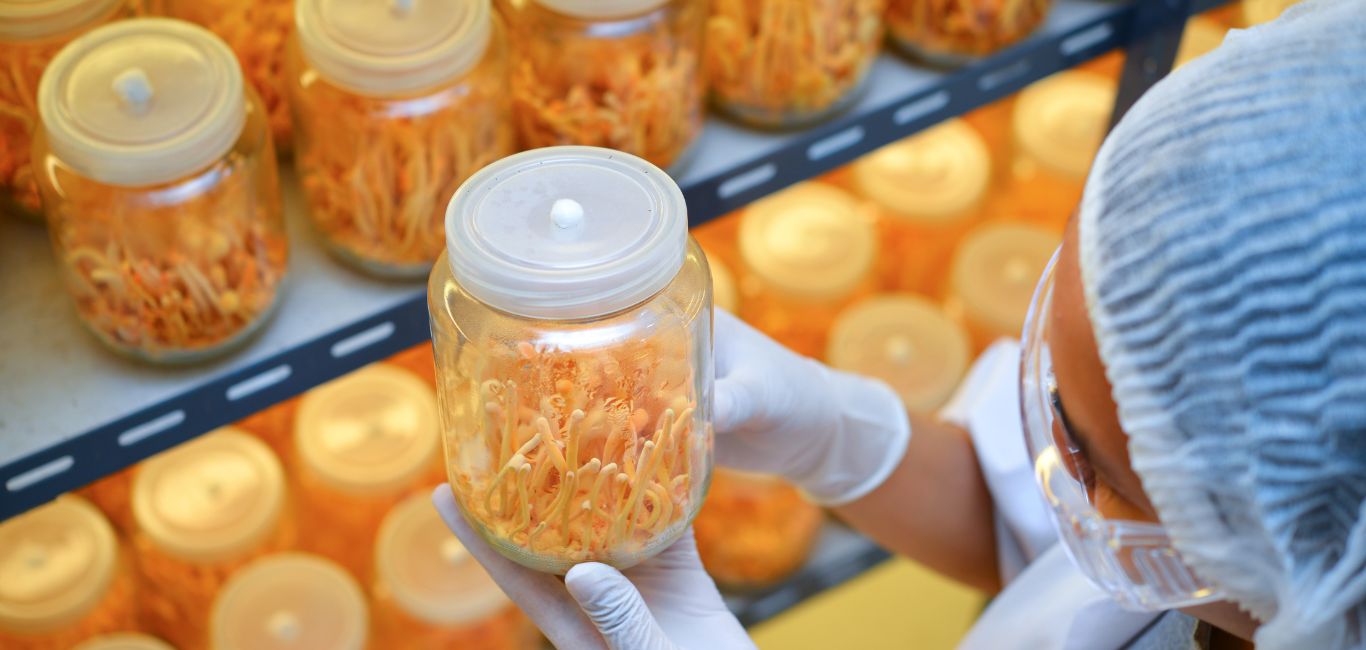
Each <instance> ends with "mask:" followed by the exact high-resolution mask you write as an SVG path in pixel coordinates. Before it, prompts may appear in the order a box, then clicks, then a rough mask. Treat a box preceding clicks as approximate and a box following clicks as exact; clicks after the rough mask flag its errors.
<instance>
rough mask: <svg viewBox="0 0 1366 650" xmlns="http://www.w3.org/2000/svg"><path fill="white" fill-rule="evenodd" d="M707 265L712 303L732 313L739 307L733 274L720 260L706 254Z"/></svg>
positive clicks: (738, 296) (738, 293)
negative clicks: (709, 269) (709, 273)
mask: <svg viewBox="0 0 1366 650" xmlns="http://www.w3.org/2000/svg"><path fill="white" fill-rule="evenodd" d="M707 266H708V267H710V268H711V295H712V303H714V304H715V305H716V306H717V307H720V308H721V309H724V310H726V311H728V312H730V313H732V314H734V313H736V312H738V311H739V309H740V292H739V291H738V290H737V289H736V288H735V276H734V275H731V272H730V269H728V268H726V265H725V264H723V263H721V260H718V259H716V258H715V257H712V256H711V255H708V256H707Z"/></svg>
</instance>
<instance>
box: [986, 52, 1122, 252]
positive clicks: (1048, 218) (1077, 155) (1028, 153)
mask: <svg viewBox="0 0 1366 650" xmlns="http://www.w3.org/2000/svg"><path fill="white" fill-rule="evenodd" d="M1116 92H1118V89H1117V85H1116V82H1115V80H1114V79H1111V78H1109V77H1106V76H1104V75H1101V74H1098V73H1094V72H1084V71H1079V70H1069V71H1066V72H1060V73H1058V74H1055V75H1053V76H1051V77H1048V78H1046V79H1043V80H1042V81H1038V82H1036V83H1034V85H1032V86H1030V87H1028V88H1026V89H1025V90H1024V91H1023V92H1021V93H1020V95H1019V97H1018V98H1016V100H1015V109H1014V111H1013V113H1012V115H1011V130H1012V132H1013V133H1014V141H1015V155H1014V160H1013V161H1012V163H1011V180H1010V183H1011V189H1010V191H1009V200H1010V209H1011V210H1012V211H1013V212H1015V213H1016V214H1018V215H1020V216H1021V217H1023V218H1025V219H1026V220H1029V221H1032V222H1034V223H1038V224H1042V225H1044V226H1047V227H1050V228H1053V229H1056V230H1057V231H1058V232H1059V233H1061V232H1062V228H1063V226H1064V225H1065V224H1066V223H1067V220H1068V219H1070V218H1071V217H1072V213H1073V211H1074V210H1076V207H1077V204H1078V203H1079V202H1080V201H1081V192H1082V189H1083V187H1085V185H1086V174H1087V172H1088V171H1089V170H1090V169H1091V160H1092V159H1093V158H1095V156H1096V151H1097V150H1099V149H1100V143H1101V141H1103V140H1104V139H1105V132H1106V129H1107V128H1108V125H1109V123H1110V113H1111V112H1112V111H1113V110H1114V105H1115V93H1116Z"/></svg>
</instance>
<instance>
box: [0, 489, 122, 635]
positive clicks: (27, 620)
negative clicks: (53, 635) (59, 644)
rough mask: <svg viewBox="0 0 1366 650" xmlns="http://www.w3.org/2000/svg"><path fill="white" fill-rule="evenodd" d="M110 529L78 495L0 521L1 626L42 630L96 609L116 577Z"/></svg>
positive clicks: (115, 545) (115, 549)
mask: <svg viewBox="0 0 1366 650" xmlns="http://www.w3.org/2000/svg"><path fill="white" fill-rule="evenodd" d="M117 554H118V542H117V541H116V540H115V538H114V529H113V528H111V527H110V526H109V522H108V521H106V520H105V518H104V515H103V514H100V511H99V510H97V509H95V507H94V506H92V505H90V503H89V502H87V501H86V500H85V499H82V498H80V497H77V496H70V495H68V496H63V497H58V499H57V500H56V501H53V502H52V503H49V504H47V505H44V506H40V507H39V508H37V509H34V510H30V511H29V512H26V513H24V514H21V515H18V516H15V517H14V518H12V519H10V520H8V521H5V522H4V523H0V630H6V631H14V632H19V633H41V632H45V631H50V630H53V629H56V628H60V627H63V626H66V625H70V624H73V623H75V622H76V621H77V620H79V619H80V618H81V617H82V616H84V615H86V614H87V613H89V612H90V610H92V609H94V608H95V606H96V605H98V604H99V602H100V600H101V599H103V598H104V595H105V593H106V592H107V591H108V589H109V584H110V582H112V581H113V579H114V571H115V565H116V561H117V557H118V555H117Z"/></svg>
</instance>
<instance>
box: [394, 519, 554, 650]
mask: <svg viewBox="0 0 1366 650" xmlns="http://www.w3.org/2000/svg"><path fill="white" fill-rule="evenodd" d="M374 562H375V570H374V582H373V591H372V594H373V596H372V599H371V610H372V612H373V615H374V621H375V636H374V643H375V647H379V648H397V647H404V648H410V649H411V650H444V649H445V648H479V649H481V650H531V649H532V648H535V647H537V645H538V643H537V641H538V637H537V634H536V631H535V628H534V627H533V626H532V625H531V622H530V621H529V620H528V619H527V617H526V615H525V614H523V613H522V612H521V611H520V610H519V609H517V606H516V605H514V604H513V603H512V601H510V600H508V598H507V596H505V595H504V594H503V591H502V589H500V588H499V587H498V585H497V584H496V583H495V582H494V581H493V579H492V578H491V577H489V574H488V573H487V572H485V571H484V568H483V567H482V566H480V565H479V562H478V561H477V560H475V559H474V557H473V556H471V555H470V553H469V551H467V550H466V549H465V547H464V546H462V545H461V544H460V540H458V539H456V538H455V536H454V535H452V534H451V531H450V529H449V528H447V527H446V523H445V522H443V521H442V520H441V516H440V515H439V514H437V512H436V509H435V508H433V507H432V501H431V497H430V495H428V494H427V493H425V492H424V493H422V494H415V495H412V496H410V497H408V498H407V499H404V500H403V501H402V502H400V503H399V504H398V505H396V506H394V508H393V509H392V510H391V511H390V512H389V514H388V516H386V517H385V518H384V522H383V523H382V524H381V525H380V528H379V541H378V542H377V544H376V545H375V557H374Z"/></svg>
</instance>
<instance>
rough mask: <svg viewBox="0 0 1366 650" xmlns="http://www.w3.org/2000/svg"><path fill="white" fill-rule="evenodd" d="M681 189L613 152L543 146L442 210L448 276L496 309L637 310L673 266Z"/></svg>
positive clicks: (681, 238)
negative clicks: (449, 273) (444, 221)
mask: <svg viewBox="0 0 1366 650" xmlns="http://www.w3.org/2000/svg"><path fill="white" fill-rule="evenodd" d="M687 245H688V214H687V206H686V205H685V204H684V203H683V192H682V191H681V190H679V189H678V185H677V184H676V183H674V181H673V179H671V178H669V175H668V174H665V173H664V171H663V170H661V169H660V168H658V167H656V166H654V165H652V164H650V163H648V162H646V161H644V160H642V159H640V158H637V157H636V156H632V155H630V154H627V153H622V152H620V151H613V150H611V149H601V148H598V147H546V148H544V149H533V150H531V151H525V152H522V153H519V154H516V155H513V156H508V157H507V158H504V159H502V160H499V161H497V162H495V163H493V164H491V165H489V166H487V167H484V168H483V169H481V170H479V171H478V172H475V174H474V175H473V176H471V177H470V179H469V180H467V181H465V183H464V184H463V185H461V186H460V189H459V190H457V191H456V193H455V196H454V197H453V198H452V199H451V202H450V205H449V206H447V208H446V249H447V251H448V253H449V255H448V256H447V259H448V261H449V263H450V265H451V272H452V275H454V276H455V280H456V282H459V283H460V286H461V287H463V288H464V289H465V290H466V291H468V292H469V293H470V295H472V296H474V297H475V298H478V299H479V300H481V301H483V302H484V303H485V304H488V305H490V306H492V307H495V308H497V309H501V310H503V311H506V312H511V313H513V314H518V315H521V316H528V317H531V318H544V319H556V320H573V319H580V318H591V317H594V316H601V315H603V314H610V313H613V312H617V311H621V310H623V309H626V308H628V307H631V306H634V305H636V304H639V303H641V302H643V301H645V300H646V299H648V298H649V297H650V296H653V295H654V294H656V293H658V292H659V291H661V290H663V289H664V287H666V286H668V284H669V283H670V282H671V281H672V280H673V278H674V276H675V275H677V274H678V270H679V269H680V268H682V266H683V258H684V256H685V255H686V252H687Z"/></svg>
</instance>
